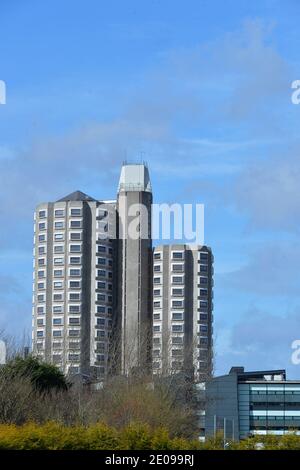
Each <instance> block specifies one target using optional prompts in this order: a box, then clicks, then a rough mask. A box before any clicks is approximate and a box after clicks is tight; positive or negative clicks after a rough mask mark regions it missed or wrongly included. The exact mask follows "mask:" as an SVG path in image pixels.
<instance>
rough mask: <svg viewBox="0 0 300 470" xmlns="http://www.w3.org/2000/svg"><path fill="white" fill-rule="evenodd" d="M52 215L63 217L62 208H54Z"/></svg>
mask: <svg viewBox="0 0 300 470" xmlns="http://www.w3.org/2000/svg"><path fill="white" fill-rule="evenodd" d="M54 216H55V217H64V216H65V211H64V210H63V209H55V211H54Z"/></svg>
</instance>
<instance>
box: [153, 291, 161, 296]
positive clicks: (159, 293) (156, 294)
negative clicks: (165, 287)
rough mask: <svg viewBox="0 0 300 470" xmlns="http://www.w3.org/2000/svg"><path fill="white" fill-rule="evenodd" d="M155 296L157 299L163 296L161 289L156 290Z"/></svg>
mask: <svg viewBox="0 0 300 470" xmlns="http://www.w3.org/2000/svg"><path fill="white" fill-rule="evenodd" d="M153 295H154V296H155V297H159V296H160V295H161V292H160V289H154V291H153Z"/></svg>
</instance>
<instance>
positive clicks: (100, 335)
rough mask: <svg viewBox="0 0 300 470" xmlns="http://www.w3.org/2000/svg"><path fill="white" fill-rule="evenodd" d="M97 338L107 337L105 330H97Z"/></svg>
mask: <svg viewBox="0 0 300 470" xmlns="http://www.w3.org/2000/svg"><path fill="white" fill-rule="evenodd" d="M97 338H105V331H104V330H97Z"/></svg>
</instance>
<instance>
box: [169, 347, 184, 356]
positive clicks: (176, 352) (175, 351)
mask: <svg viewBox="0 0 300 470" xmlns="http://www.w3.org/2000/svg"><path fill="white" fill-rule="evenodd" d="M182 354H183V352H182V349H172V354H171V355H172V356H173V357H174V356H182Z"/></svg>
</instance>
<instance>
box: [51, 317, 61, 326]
mask: <svg viewBox="0 0 300 470" xmlns="http://www.w3.org/2000/svg"><path fill="white" fill-rule="evenodd" d="M61 324H62V318H53V325H61Z"/></svg>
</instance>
